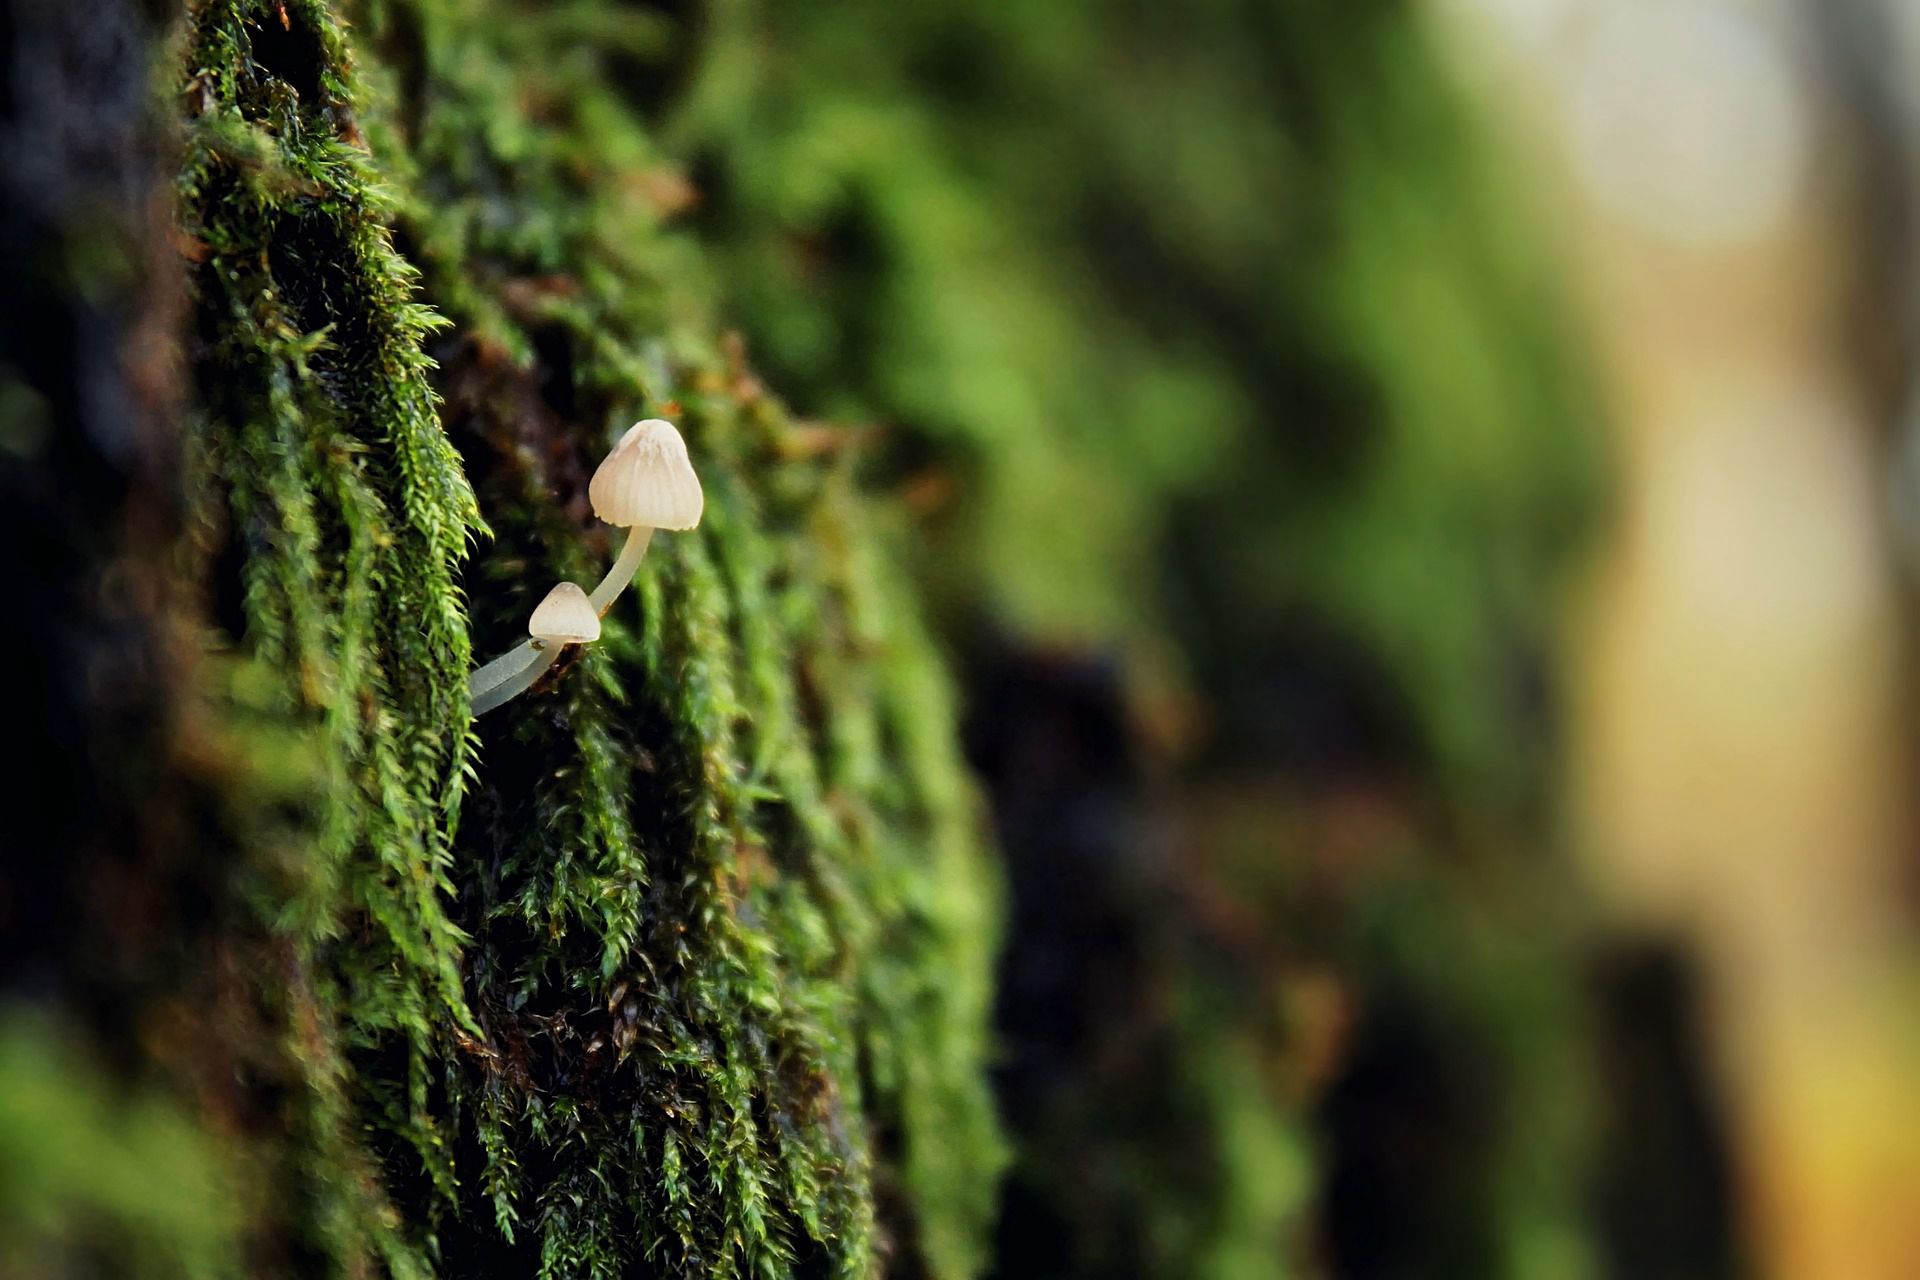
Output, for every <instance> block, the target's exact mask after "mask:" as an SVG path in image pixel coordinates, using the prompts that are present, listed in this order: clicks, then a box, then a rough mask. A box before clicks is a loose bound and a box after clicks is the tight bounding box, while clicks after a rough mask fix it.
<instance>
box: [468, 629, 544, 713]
mask: <svg viewBox="0 0 1920 1280" xmlns="http://www.w3.org/2000/svg"><path fill="white" fill-rule="evenodd" d="M565 647H566V646H565V645H563V644H559V643H557V642H553V641H547V640H529V641H527V642H526V643H525V644H523V645H519V646H517V647H516V648H514V649H512V650H511V651H509V652H508V653H505V654H502V655H501V656H500V657H498V658H495V659H494V660H493V661H492V662H489V663H488V664H487V665H486V666H484V667H482V668H480V669H479V670H478V671H476V672H474V673H473V678H472V680H471V682H470V683H469V685H468V688H469V689H470V690H471V691H472V694H473V714H474V715H475V716H483V715H485V714H486V713H487V712H489V711H491V710H493V709H494V708H495V707H497V706H499V705H500V704H501V703H504V702H511V701H513V699H515V698H517V697H519V696H520V695H521V694H523V693H525V692H526V691H527V690H529V689H531V688H533V685H534V682H535V681H536V680H538V679H539V678H540V677H541V676H543V675H545V674H546V673H547V668H548V667H551V666H552V665H553V664H554V661H555V660H556V659H557V658H559V656H560V650H562V649H564V648H565ZM489 672H497V674H495V675H494V676H492V678H491V683H488V684H485V685H483V684H482V683H481V677H482V676H486V675H488V673H489Z"/></svg>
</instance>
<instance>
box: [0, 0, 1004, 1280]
mask: <svg viewBox="0 0 1920 1280" xmlns="http://www.w3.org/2000/svg"><path fill="white" fill-rule="evenodd" d="M0 10H4V12H5V14H6V16H7V22H8V35H9V36H10V37H11V39H10V41H9V43H10V45H11V50H12V51H11V54H10V57H11V62H10V63H9V70H8V75H9V76H10V77H11V78H10V79H9V81H8V82H7V85H6V87H7V89H8V90H9V93H8V94H7V95H6V100H7V102H8V104H9V105H8V108H7V109H8V111H9V112H10V114H9V115H8V117H7V119H6V121H5V129H6V134H5V137H6V139H7V146H8V152H7V162H6V164H4V165H0V181H4V182H6V183H7V184H8V185H9V191H8V195H9V197H10V198H9V201H8V206H9V215H8V216H9V219H10V221H9V223H8V226H7V232H8V237H7V238H8V241H9V243H10V245H14V246H20V245H26V246H28V247H29V248H30V250H31V252H30V253H23V254H19V255H16V256H11V257H9V258H8V259H7V262H8V269H9V270H10V271H14V272H17V273H18V274H17V276H16V277H15V278H10V279H9V280H7V282H6V284H7V288H6V290H5V292H6V296H7V298H8V306H7V308H6V310H7V315H6V317H5V323H6V325H7V328H6V340H7V345H6V352H5V360H4V363H3V364H0V400H3V401H4V404H5V406H6V408H7V410H8V412H7V426H6V430H7V434H6V436H5V439H4V457H0V493H3V494H4V498H5V501H4V502H0V521H4V523H5V527H6V532H7V535H8V537H9V538H10V539H11V540H12V541H13V543H14V545H15V549H16V552H17V554H18V555H19V557H20V558H19V560H18V563H21V564H25V565H30V566H31V570H30V573H29V576H28V577H27V578H26V580H25V581H13V582H12V583H11V584H10V585H11V586H12V588H13V589H14V591H15V592H16V593H18V594H16V601H17V604H16V607H17V608H19V609H20V610H21V614H20V615H19V617H20V618H21V619H23V620H24V621H23V622H21V623H19V624H17V625H15V626H13V627H10V628H8V629H7V630H6V633H5V640H4V642H0V643H4V645H5V655H6V660H7V666H8V672H9V683H10V686H11V687H13V688H15V689H16V690H18V691H21V692H22V694H23V697H24V702H25V716H26V725H25V732H26V736H27V740H29V741H41V742H46V743H50V744H55V745H56V746H57V747H58V749H57V750H52V751H44V752H37V753H35V754H34V755H33V756H31V757H30V758H29V760H28V761H27V763H26V764H25V765H24V766H23V768H22V769H20V770H16V771H15V772H14V773H13V775H12V776H11V778H10V779H9V783H10V785H9V788H8V790H9V792H10V793H11V794H12V795H13V797H14V805H13V814H14V815H15V816H14V819H13V821H14V822H15V824H16V825H15V826H14V836H15V838H16V839H17V840H18V841H19V843H18V845H17V846H16V848H15V849H14V850H12V851H11V852H10V856H9V857H8V859H7V864H6V870H5V881H4V893H3V894H0V909H3V910H4V911H5V913H6V916H7V926H8V927H7V929H6V931H5V932H6V936H7V937H8V939H9V942H8V946H7V950H6V962H7V964H6V970H5V974H4V978H5V982H6V987H7V990H8V993H9V994H10V995H11V996H13V997H15V1001H14V1003H13V1004H10V1006H9V1007H10V1008H14V1009H25V1008H31V1009H33V1010H34V1011H35V1012H33V1013H31V1014H29V1013H25V1012H15V1013H12V1014H10V1015H9V1018H8V1021H7V1022H6V1024H5V1027H4V1029H3V1030H0V1036H4V1039H0V1086H4V1087H0V1097H3V1098H4V1101H0V1112H7V1113H10V1114H8V1115H7V1117H6V1118H7V1119H9V1120H10V1121H13V1122H17V1124H18V1126H19V1127H18V1128H15V1129H13V1130H12V1131H13V1132H15V1133H18V1134H20V1135H23V1136H22V1137H21V1139H20V1140H19V1142H18V1146H19V1148H20V1154H19V1158H18V1159H9V1160H8V1161H6V1162H4V1163H5V1165H6V1168H7V1171H8V1177H9V1179H10V1183H9V1185H8V1186H6V1187H5V1188H3V1189H0V1190H3V1191H4V1194H0V1201H4V1203H3V1204H0V1224H4V1227H5V1230H4V1231H0V1238H4V1240H5V1242H6V1244H5V1252H4V1254H0V1272H5V1273H7V1274H20V1275H28V1274H36V1275H37V1274H55V1273H60V1272H64V1271H67V1270H72V1271H74V1272H75V1273H78V1272H83V1271H86V1270H88V1269H90V1268H91V1267H93V1266H101V1267H104V1268H106V1269H109V1270H114V1271H123V1270H124V1271H137V1272H143V1273H150V1274H156V1275H163V1274H196V1275H198V1274H210V1275H215V1274H240V1273H243V1272H250V1273H263V1274H281V1273H311V1274H340V1275H367V1274H379V1273H385V1274H392V1275H396V1276H407V1275H428V1274H443V1275H450V1276H479V1275H489V1276H491V1275H498V1276H525V1275H536V1274H537V1275H552V1276H586V1275H595V1276H597V1275H650V1274H674V1275H677V1274H687V1275H719V1276H725V1275H755V1276H772V1275H782V1274H810V1275H842V1276H858V1275H867V1274H871V1273H873V1272H876V1271H878V1270H881V1269H882V1268H883V1266H884V1267H885V1269H887V1270H889V1271H894V1272H898V1273H901V1274H926V1275H931V1276H939V1277H948V1276H955V1277H957V1276H963V1275H967V1274H971V1273H973V1272H974V1271H976V1270H977V1269H978V1267H979V1264H980V1261H981V1258H982V1253H983V1249H984V1242H985V1239H986V1231H987V1219H988V1215H989V1210H990V1207H991V1204H992V1200H993V1196H994V1187H995V1179H996V1172H997V1169H998V1166H999V1164H1000V1159H1001V1156H1000V1147H999V1142H998V1138H997V1135H996V1132H995V1127H994V1123H993V1120H992V1116H991V1110H990V1107H989V1103H988V1097H987V1092H986V1086H985V1076H984V1055H985V1020H986V1014H987V1003H988V967H989V960H990V954H991V950H992V947H993V944H994V936H995V926H994V920H995V918H996V910H995V906H994V899H995V890H994V883H993V880H992V877H991V875H990V873H989V863H988V862H987V861H986V859H985V858H984V857H983V845H982V837H981V830H982V827H981V822H980V815H979V813H978V812H977V809H978V806H977V804H976V801H975V798H974V796H973V794H972V792H971V789H970V785H969V783H968V781H967V779H966V777H965V776H964V774H963V772H962V770H961V768H960V764H959V760H958V756H957V748H956V732H955V718H954V712H953V708H952V705H951V700H950V693H949V689H948V685H947V678H946V676H945V675H944V673H943V669H942V666H941V663H940V662H939V660H938V658H937V656H936V654H935V652H934V650H933V648H932V647H931V645H930V643H929V640H928V637H927V635H926V634H925V633H924V632H923V630H922V629H921V625H920V623H919V622H918V620H917V619H918V605H917V603H916V595H915V592H914V590H913V589H912V587H911V585H910V584H909V583H907V582H906V581H905V580H904V579H903V576H902V572H901V570H900V568H899V567H898V565H897V562H896V558H895V551H894V533H893V532H892V530H891V528H890V523H889V520H890V518H889V517H888V516H886V515H885V513H884V512H883V511H882V510H880V509H878V508H876V507H874V506H873V505H872V504H870V503H869V501H868V500H867V499H866V498H865V497H863V494H862V490H861V487H860V483H859V479H858V471H857V457H856V454H855V451H854V450H853V449H851V448H849V447H847V442H845V441H842V440H839V439H835V438H827V437H824V436H823V435H822V434H821V432H820V431H819V430H818V429H815V428H808V427H802V426H800V425H797V424H795V423H794V422H793V421H791V420H790V418H789V416H788V414H787V413H786V412H785V410H784V409H783V408H782V406H781V403H780V402H779V400H778V399H777V398H775V397H774V396H773V395H771V394H769V393H768V392H767V391H766V390H765V389H764V388H763V387H762V385H761V383H760V382H759V381H758V380H757V379H756V378H755V377H754V375H753V373H752V372H751V370H750V369H749V368H748V366H747V364H746V361H745V359H744V357H743V355H742V352H741V349H740V346H739V344H738V343H731V344H730V343H729V342H728V341H727V340H726V338H725V335H724V334H723V332H722V331H721V329H720V327H719V325H718V322H717V320H716V319H715V316H714V314H713V312H712V310H711V307H710V303H709V302H708V301H707V298H708V297H709V295H710V292H711V291H710V289H708V288H707V287H706V286H705V285H704V284H703V281H704V279H705V274H704V272H705V268H704V266H703V262H702V259H701V256H700V253H699V251H698V250H697V249H696V248H695V247H694V246H693V245H692V244H691V243H690V242H688V241H686V240H683V239H675V238H673V237H672V236H670V235H669V234H667V233H666V232H665V231H664V230H663V229H662V220H663V216H664V215H665V214H667V213H670V212H672V208H673V205H674V202H675V201H676V200H677V199H678V198H679V192H680V190H681V187H680V185H678V184H677V182H676V180H675V178H674V176H673V175H674V172H675V170H674V169H673V167H672V166H671V165H670V164H669V161H668V157H667V155H666V153H665V152H664V151H663V150H662V149H661V144H660V143H659V142H658V140H657V138H656V134H655V132H654V131H652V130H651V129H650V128H649V126H648V124H647V122H646V119H645V110H646V107H647V104H648V102H649V95H650V92H651V86H650V85H649V83H648V76H646V75H641V74H637V73H636V72H635V71H634V67H635V66H636V65H642V64H637V63H635V62H634V61H633V58H634V55H635V54H636V53H640V52H645V51H646V50H648V49H649V48H650V47H651V45H652V42H654V41H655V39H656V37H657V35H658V31H659V27H658V19H657V18H655V17H654V16H652V15H651V14H650V13H649V12H648V11H647V10H644V9H641V8H627V7H623V6H618V5H580V4H562V5H551V6H527V5H519V4H511V3H502V4H474V3H465V2H463V0H368V2H367V3H364V4H359V5H354V6H351V8H350V10H349V9H348V8H346V7H343V6H340V5H336V4H330V3H322V2H320V0H206V2H203V3H195V4H192V5H190V6H187V7H186V8H185V9H184V10H179V9H175V8H173V7H172V6H167V5H162V4H157V3H156V4H152V5H147V6H144V7H143V6H140V5H135V4H133V3H130V2H129V0H98V2H97V3H89V4H87V5H84V6H83V5H69V4H67V3H65V0H7V3H6V4H5V5H4V6H0ZM349 23H351V25H349ZM649 415H664V416H669V417H672V418H674V419H675V420H676V421H678V422H679V423H680V425H681V427H682V429H683V430H684V432H685V433H686V436H687V438H688V440H689V443H690V446H691V448H692V451H693V454H694V456H695V459H696V461H697V464H698V466H699V468H700V471H701V474H702V477H703V479H704V481H705V484H706V488H707V494H708V505H707V513H706V519H705V521H704V523H703V524H702V526H701V528H700V529H699V531H698V532H697V533H689V534H681V535H672V536H662V537H661V538H660V539H658V540H657V541H656V543H655V546H654V550H653V552H652V554H651V555H650V556H649V558H648V560H647V562H646V563H645V565H644V566H643V568H642V572H641V576H640V579H639V581H638V583H637V586H636V590H635V591H633V592H632V593H630V594H629V595H628V596H627V597H626V598H624V599H623V600H621V601H620V602H619V604H618V605H617V607H616V608H615V610H614V612H613V614H612V615H611V616H610V617H609V619H608V620H607V628H606V636H605V638H604V640H603V641H602V643H600V644H598V645H595V646H593V647H591V648H590V649H587V650H586V651H584V653H582V654H581V656H579V657H578V658H577V659H576V660H574V661H571V662H569V663H563V664H562V666H561V667H559V668H557V669H556V671H555V672H554V673H553V675H551V676H550V678H548V679H547V680H545V681H543V682H542V684H541V685H540V686H539V687H538V688H537V689H536V690H535V691H534V692H533V693H532V694H530V695H528V696H526V697H524V698H521V699H520V700H518V701H516V702H514V703H512V704H510V705H509V706H508V707H507V708H506V709H504V710H502V711H500V712H496V713H494V714H493V715H491V716H489V717H488V718H487V719H485V720H484V721H480V722H475V721H473V720H472V719H471V717H470V716H469V713H468V706H467V695H466V683H465V681H466V672H467V670H468V668H469V665H470V664H471V663H472V661H473V655H474V654H475V653H476V652H481V653H483V654H484V653H485V652H491V651H495V650H497V649H499V648H501V647H503V646H505V645H507V644H509V643H511V642H512V641H513V640H514V638H515V637H516V636H518V635H520V634H522V629H523V628H524V625H525V619H526V617H527V615H528V613H529V611H530V610H531V608H532V605H533V603H534V602H536V601H537V600H538V599H539V597H540V596H541V594H543V593H544V592H545V590H546V589H547V587H549V586H550V585H551V584H552V583H553V582H555V581H557V580H559V579H561V578H572V579H575V580H579V581H583V582H591V581H594V580H595V579H596V578H597V577H598V575H599V572H600V571H601V570H602V568H603V567H604V565H605V563H606V562H607V560H608V558H609V556H610V554H611V550H612V548H611V547H610V545H609V538H608V534H609V530H608V529H607V528H606V527H605V526H602V525H598V524H597V523H596V522H595V521H594V520H593V518H592V516H591V513H590V511H589V509H588V506H587V502H586V495H585V480H586V477H587V476H588V475H589V474H590V472H591V470H592V468H593V466H594V465H595V464H596V463H597V462H598V460H599V458H600V457H601V455H602V454H603V453H604V452H605V451H606V449H607V447H608V445H609V444H610V442H611V441H612V439H613V438H614V437H615V436H616V435H617V433H618V432H619V431H620V430H621V429H623V428H624V427H625V426H626V425H628V424H629V423H630V422H632V421H633V420H635V419H636V418H639V417H643V416H649ZM36 849H47V850H58V851H60V856H58V857H55V858H38V857H36V856H35V851H36ZM22 1000H24V1001H25V1003H24V1004H22V1003H20V1002H21V1001H22ZM123 1096H132V1097H135V1098H138V1099H141V1100H142V1101H140V1102H139V1103H138V1104H137V1105H135V1104H131V1103H129V1104H121V1103H115V1102H109V1101H106V1099H109V1098H118V1097H123ZM116 1108H118V1110H116ZM122 1111H124V1112H125V1114H121V1112H122ZM63 1130H64V1137H63V1138H61V1139H60V1140H55V1135H56V1134H60V1133H61V1132H62V1131H63ZM129 1149H131V1150H132V1151H133V1152H135V1153H137V1154H138V1155H139V1157H140V1159H139V1160H138V1161H137V1162H136V1164H137V1170H138V1171H137V1172H136V1173H130V1174H128V1173H121V1172H116V1170H119V1169H121V1168H122V1166H123V1165H124V1163H125V1162H124V1161H123V1160H121V1159H120V1156H122V1155H123V1154H125V1152H126V1151H127V1150H129Z"/></svg>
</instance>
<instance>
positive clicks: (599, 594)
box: [587, 525, 653, 617]
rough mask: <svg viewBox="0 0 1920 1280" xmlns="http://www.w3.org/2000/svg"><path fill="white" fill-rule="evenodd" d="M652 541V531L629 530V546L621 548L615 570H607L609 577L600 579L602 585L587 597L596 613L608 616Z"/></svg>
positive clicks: (646, 529)
mask: <svg viewBox="0 0 1920 1280" xmlns="http://www.w3.org/2000/svg"><path fill="white" fill-rule="evenodd" d="M652 541H653V530H652V529H648V528H646V527H644V526H642V525H635V526H634V527H633V528H631V529H629V530H627V545H626V546H624V547H621V548H620V558H619V559H617V560H615V561H614V562H613V568H611V569H609V570H607V576H606V577H604V578H602V579H600V585H599V586H597V587H595V588H594V589H593V594H592V595H590V596H588V597H587V599H588V600H590V601H592V602H593V609H594V612H595V613H598V614H599V615H600V616H601V617H605V616H606V613H607V610H608V609H609V608H610V607H611V606H612V604H613V602H614V601H615V600H616V599H618V598H619V595H620V593H621V592H622V591H625V590H626V589H627V584H628V583H629V582H632V581H633V574H634V570H636V569H638V568H639V567H640V557H641V556H643V555H645V554H647V544H648V543H649V542H652Z"/></svg>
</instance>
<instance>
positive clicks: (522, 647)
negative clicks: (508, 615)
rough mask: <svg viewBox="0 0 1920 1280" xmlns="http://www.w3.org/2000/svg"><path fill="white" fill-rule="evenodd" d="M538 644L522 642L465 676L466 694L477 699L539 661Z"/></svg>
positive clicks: (529, 641) (528, 641)
mask: <svg viewBox="0 0 1920 1280" xmlns="http://www.w3.org/2000/svg"><path fill="white" fill-rule="evenodd" d="M540 647H541V646H540V642H539V641H538V640H523V641H521V642H520V643H519V644H517V645H515V646H513V648H511V649H509V650H507V651H506V652H505V653H503V654H501V655H500V656H499V657H497V658H495V659H494V660H493V661H492V662H489V663H488V664H487V665H486V666H484V667H481V668H479V669H477V670H475V671H473V672H472V673H470V674H469V675H468V676H467V694H468V696H469V697H472V698H475V699H478V698H479V697H480V696H481V695H482V694H485V693H488V692H490V691H491V690H493V689H494V688H496V687H497V686H498V685H499V684H500V683H501V682H502V681H505V680H511V679H512V678H513V677H515V676H517V675H519V674H520V673H521V672H522V671H524V670H526V669H527V667H529V666H530V665H532V664H533V663H534V662H536V661H538V660H539V657H540Z"/></svg>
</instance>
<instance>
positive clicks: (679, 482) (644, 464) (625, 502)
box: [587, 418, 706, 529]
mask: <svg viewBox="0 0 1920 1280" xmlns="http://www.w3.org/2000/svg"><path fill="white" fill-rule="evenodd" d="M587 497H588V498H589V499H590V500H591V501H592V502H593V514H595V515H596V516H599V517H600V518H601V519H602V520H605V521H606V522H607V523H608V524H611V525H621V526H629V527H636V528H643V529H691V528H693V527H694V526H695V525H697V524H699V523H700V512H701V510H702V509H703V508H704V506H705V505H706V499H705V497H704V496H703V495H702V494H701V492H700V478H699V477H698V476H696V475H694V474H693V464H692V463H691V462H689V461H687V442H686V441H684V440H682V439H681V438H680V433H679V432H678V431H676V430H675V429H674V426H673V424H672V423H671V422H668V421H666V420H665V419H662V418H648V419H647V420H646V421H645V422H636V423H634V424H633V426H632V427H630V428H629V429H628V431H627V434H625V435H623V436H621V437H620V443H618V444H616V445H614V446H613V452H612V453H609V454H608V455H607V457H606V461H604V462H602V463H601V464H600V467H599V470H597V471H595V472H594V473H593V479H592V481H591V482H589V484H588V485H587Z"/></svg>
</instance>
